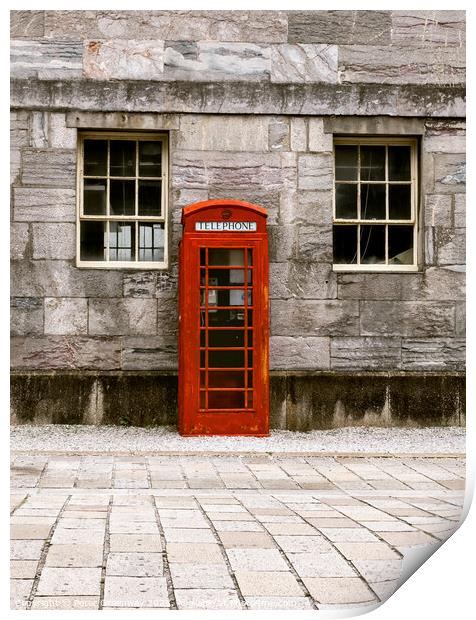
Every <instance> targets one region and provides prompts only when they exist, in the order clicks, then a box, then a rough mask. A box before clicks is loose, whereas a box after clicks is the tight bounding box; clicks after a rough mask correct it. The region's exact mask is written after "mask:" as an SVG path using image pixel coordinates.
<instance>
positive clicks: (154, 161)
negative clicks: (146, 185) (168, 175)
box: [139, 141, 162, 177]
mask: <svg viewBox="0 0 476 620" xmlns="http://www.w3.org/2000/svg"><path fill="white" fill-rule="evenodd" d="M161 168H162V143H161V142H157V141H156V142H142V141H140V142H139V176H140V177H160V176H161V173H162V170H161Z"/></svg>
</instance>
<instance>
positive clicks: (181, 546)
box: [167, 543, 224, 564]
mask: <svg viewBox="0 0 476 620" xmlns="http://www.w3.org/2000/svg"><path fill="white" fill-rule="evenodd" d="M167 557H168V559H169V562H180V563H182V564H184V563H189V562H195V563H197V564H221V563H222V562H224V559H223V556H222V553H221V550H220V547H219V545H218V544H216V543H167Z"/></svg>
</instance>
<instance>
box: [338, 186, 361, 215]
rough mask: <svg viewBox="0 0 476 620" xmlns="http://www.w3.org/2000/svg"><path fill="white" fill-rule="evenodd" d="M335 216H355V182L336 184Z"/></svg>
mask: <svg viewBox="0 0 476 620" xmlns="http://www.w3.org/2000/svg"><path fill="white" fill-rule="evenodd" d="M336 217H337V218H347V219H356V218H357V184H355V185H354V184H352V185H351V184H346V185H343V184H342V183H337V184H336Z"/></svg>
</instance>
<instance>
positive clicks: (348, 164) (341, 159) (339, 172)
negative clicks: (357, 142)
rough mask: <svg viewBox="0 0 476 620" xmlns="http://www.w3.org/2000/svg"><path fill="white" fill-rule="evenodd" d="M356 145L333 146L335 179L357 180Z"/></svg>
mask: <svg viewBox="0 0 476 620" xmlns="http://www.w3.org/2000/svg"><path fill="white" fill-rule="evenodd" d="M357 149H358V147H357V146H341V145H336V147H335V158H336V162H335V164H336V172H335V175H336V180H337V181H357Z"/></svg>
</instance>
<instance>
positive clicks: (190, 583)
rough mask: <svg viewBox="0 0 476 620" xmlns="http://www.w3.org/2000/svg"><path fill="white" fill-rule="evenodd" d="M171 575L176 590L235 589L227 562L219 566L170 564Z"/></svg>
mask: <svg viewBox="0 0 476 620" xmlns="http://www.w3.org/2000/svg"><path fill="white" fill-rule="evenodd" d="M170 574H171V576H172V583H173V586H174V589H176V588H179V589H180V588H210V589H214V588H233V581H232V579H231V577H230V574H229V572H228V568H227V566H226V564H225V562H221V563H219V564H209V563H207V564H196V563H195V562H194V563H191V564H180V563H176V562H170Z"/></svg>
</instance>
